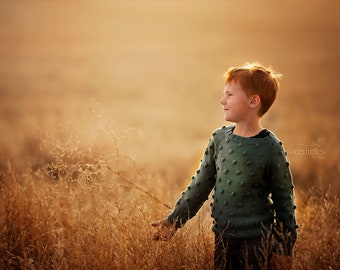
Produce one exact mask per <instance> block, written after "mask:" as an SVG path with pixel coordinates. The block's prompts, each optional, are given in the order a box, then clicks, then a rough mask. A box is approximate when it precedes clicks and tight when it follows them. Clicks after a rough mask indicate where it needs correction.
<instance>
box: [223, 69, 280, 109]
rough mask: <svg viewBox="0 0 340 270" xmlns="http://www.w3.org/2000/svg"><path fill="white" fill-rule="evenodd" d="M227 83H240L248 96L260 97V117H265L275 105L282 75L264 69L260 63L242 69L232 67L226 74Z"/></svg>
mask: <svg viewBox="0 0 340 270" xmlns="http://www.w3.org/2000/svg"><path fill="white" fill-rule="evenodd" d="M224 76H225V78H226V80H225V83H226V84H227V83H230V82H231V81H233V80H234V81H235V82H237V83H239V84H240V85H241V87H242V89H243V90H244V91H245V92H246V94H247V96H251V95H258V96H259V97H260V98H261V107H260V110H259V116H263V115H264V114H265V113H266V112H267V111H268V110H269V108H270V106H271V105H272V104H273V103H274V101H275V99H276V96H277V92H278V90H279V82H278V79H279V78H281V76H282V75H281V74H279V73H276V72H275V71H274V70H273V69H272V68H271V67H268V68H266V67H264V66H262V65H260V64H258V63H246V64H245V65H244V66H242V67H231V68H229V70H228V71H227V72H226V73H225V74H224Z"/></svg>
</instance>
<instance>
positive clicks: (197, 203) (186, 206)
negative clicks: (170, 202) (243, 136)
mask: <svg viewBox="0 0 340 270" xmlns="http://www.w3.org/2000/svg"><path fill="white" fill-rule="evenodd" d="M214 155H215V143H214V140H213V137H212V138H210V140H209V143H208V146H207V148H206V149H205V152H204V155H203V158H202V159H201V163H200V166H199V169H198V170H197V171H196V174H195V175H194V176H193V177H192V181H191V183H190V185H189V186H188V187H187V188H186V190H185V191H184V192H183V193H182V196H181V197H180V198H179V199H178V201H177V203H176V205H175V208H174V209H173V211H172V212H171V213H170V214H169V216H168V220H169V221H170V222H171V223H172V224H174V226H175V227H176V228H180V227H183V226H184V224H185V223H186V222H187V221H188V220H189V219H191V218H192V217H194V216H195V215H196V213H197V212H198V210H199V209H200V208H201V206H202V205H203V203H204V202H205V201H206V200H207V199H208V196H209V194H210V192H211V190H212V189H213V187H214V185H215V175H216V167H215V158H214Z"/></svg>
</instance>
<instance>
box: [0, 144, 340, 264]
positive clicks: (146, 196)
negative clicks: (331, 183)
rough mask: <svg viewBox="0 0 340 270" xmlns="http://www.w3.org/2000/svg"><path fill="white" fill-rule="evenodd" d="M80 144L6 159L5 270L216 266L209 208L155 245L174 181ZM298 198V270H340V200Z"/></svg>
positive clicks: (1, 188)
mask: <svg viewBox="0 0 340 270" xmlns="http://www.w3.org/2000/svg"><path fill="white" fill-rule="evenodd" d="M71 141H72V142H70V141H69V142H65V143H64V144H63V143H61V142H60V141H58V140H53V138H49V139H48V143H47V142H46V141H45V142H44V140H41V141H40V149H41V152H40V154H41V155H42V156H49V160H48V161H45V162H41V163H40V164H39V167H37V165H35V167H34V169H32V167H31V166H28V167H26V168H25V169H22V170H16V169H15V168H14V167H13V164H12V163H11V162H10V161H6V160H2V163H1V182H0V183H1V185H0V216H1V218H0V228H1V230H0V239H1V242H0V254H1V255H0V268H1V269H212V267H213V249H214V243H213V233H212V232H211V231H210V223H211V220H210V215H209V208H208V206H207V205H208V204H207V203H206V204H205V206H204V207H203V208H202V209H201V210H200V212H199V214H198V216H197V217H195V218H194V219H193V220H192V221H190V222H189V223H188V224H187V225H186V226H185V227H184V228H183V229H181V230H179V232H178V233H177V234H176V236H175V237H174V238H173V240H172V241H170V242H164V243H163V242H162V243H159V242H153V241H151V236H152V233H153V232H154V229H153V228H152V227H151V226H150V223H151V222H152V221H154V220H156V219H158V218H160V217H163V216H164V215H165V214H166V213H168V211H169V207H171V205H172V203H173V198H174V194H169V193H168V192H167V191H166V189H168V188H169V187H170V186H172V182H171V181H173V180H171V179H167V178H164V176H163V177H162V176H157V177H156V176H152V175H147V174H146V173H145V172H143V171H142V170H141V169H140V168H139V167H138V166H137V165H136V164H135V162H133V161H132V160H131V159H130V158H129V157H127V156H124V155H122V154H120V152H119V149H116V147H117V146H116V145H115V144H113V145H112V148H111V150H112V152H114V153H115V154H114V155H113V156H110V155H104V154H103V152H100V151H99V152H98V151H96V150H94V149H89V148H86V147H82V145H81V143H80V142H79V141H77V140H75V139H74V138H73V139H72V140H71ZM33 160H36V158H34V159H33ZM164 182H165V183H164ZM173 192H174V193H176V196H177V195H179V194H180V188H179V187H177V188H174V189H173ZM297 195H298V197H297V204H298V208H297V218H298V222H299V224H300V229H299V238H298V241H297V243H296V248H295V253H294V256H293V269H301V270H302V269H334V270H335V269H338V268H339V266H340V263H339V255H340V249H339V246H338V243H339V240H340V239H339V238H340V237H339V224H340V210H339V206H340V205H339V198H338V197H337V196H336V195H334V194H332V192H330V191H329V190H316V189H310V190H308V191H306V192H298V194H297ZM169 204H170V206H169Z"/></svg>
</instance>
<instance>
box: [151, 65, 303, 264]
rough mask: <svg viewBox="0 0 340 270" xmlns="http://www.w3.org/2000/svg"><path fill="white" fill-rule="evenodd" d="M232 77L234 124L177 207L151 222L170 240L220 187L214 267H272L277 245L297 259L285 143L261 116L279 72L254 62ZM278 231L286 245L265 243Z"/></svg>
mask: <svg viewBox="0 0 340 270" xmlns="http://www.w3.org/2000/svg"><path fill="white" fill-rule="evenodd" d="M225 77H226V81H225V88H224V96H223V98H222V99H221V101H220V103H221V104H222V107H223V111H224V119H225V120H226V121H231V122H234V123H235V124H233V125H230V126H227V127H222V128H220V129H217V130H216V131H215V132H214V133H213V135H212V137H211V138H210V140H209V143H208V146H207V148H206V150H205V153H204V156H203V158H202V160H201V164H200V168H199V169H198V170H197V172H196V175H195V176H193V177H192V182H191V183H190V185H189V186H188V187H187V189H186V190H185V192H183V193H182V196H181V197H180V198H179V200H178V201H177V203H176V206H175V208H174V209H173V211H172V212H171V213H170V214H169V216H168V217H167V218H165V219H162V220H160V221H156V222H154V223H152V226H154V227H159V230H158V231H157V232H156V233H155V234H154V235H153V240H169V239H170V238H171V237H172V236H173V235H174V234H175V232H176V230H177V229H178V228H180V227H182V226H184V224H185V223H186V222H187V221H188V220H189V219H190V218H192V217H193V216H195V214H196V213H197V211H198V210H199V209H200V207H201V206H202V204H203V203H204V201H205V200H207V199H208V196H209V194H210V192H211V190H212V189H214V194H213V202H212V203H211V209H212V215H211V216H212V218H213V226H212V230H213V232H214V233H215V253H214V265H215V269H232V270H235V269H270V268H269V267H270V265H269V264H268V262H269V261H270V258H271V257H272V255H273V254H274V252H275V253H276V254H280V255H275V256H273V257H275V258H277V259H276V262H277V261H279V260H284V261H286V262H288V261H290V259H289V258H290V256H291V255H292V250H293V246H294V243H295V240H296V237H297V232H296V228H297V225H296V220H295V206H294V194H293V189H294V186H293V184H292V178H291V172H290V169H289V164H288V162H287V160H286V157H285V152H284V150H283V147H282V143H281V142H280V141H279V140H278V139H277V138H276V137H275V135H274V134H273V133H271V132H270V131H268V130H267V129H263V128H262V126H261V124H260V118H261V117H262V116H263V115H264V114H265V113H266V112H267V111H268V109H269V108H270V106H271V105H272V104H273V102H274V100H275V98H276V95H277V91H278V87H279V85H278V81H277V80H278V78H279V77H280V75H279V74H275V73H274V71H273V70H271V69H270V68H265V67H263V66H261V65H259V64H254V63H251V64H246V65H244V66H242V67H233V68H230V69H229V70H228V71H227V72H226V74H225ZM278 228H281V231H280V232H279V230H278ZM271 236H275V237H271ZM280 236H281V237H280ZM274 238H275V239H276V240H277V241H275V243H280V245H276V246H277V247H278V246H279V247H280V249H279V248H277V247H276V249H275V247H274V245H272V244H269V245H268V244H267V246H266V245H265V244H264V243H268V242H269V243H273V242H274V241H272V239H274ZM268 239H271V240H270V241H268ZM282 247H284V248H282ZM266 253H267V254H266ZM281 269H283V268H281Z"/></svg>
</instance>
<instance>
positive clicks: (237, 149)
mask: <svg viewBox="0 0 340 270" xmlns="http://www.w3.org/2000/svg"><path fill="white" fill-rule="evenodd" d="M233 129H234V126H233V125H231V126H228V127H222V128H220V129H218V130H216V131H215V132H214V133H213V135H212V137H211V138H210V140H209V144H208V146H207V148H206V150H205V153H204V156H203V158H202V160H201V164H200V168H199V169H198V170H197V172H196V174H195V176H193V177H192V182H191V183H190V185H189V186H188V187H187V189H186V190H185V191H184V192H183V193H182V196H181V197H180V198H179V200H178V201H177V204H176V206H175V208H174V210H173V211H172V212H171V213H170V215H169V216H168V220H169V221H170V222H171V223H172V224H174V225H175V226H176V227H177V228H179V227H181V226H183V225H184V224H185V223H186V222H187V220H189V219H190V218H192V217H193V216H195V214H196V213H197V212H198V210H199V209H200V208H201V206H202V205H203V203H204V202H205V201H206V200H207V199H208V196H209V194H210V192H211V190H212V189H214V194H213V202H212V203H211V209H212V215H211V216H212V218H213V227H212V229H213V231H214V232H215V233H216V234H222V235H223V236H224V237H227V238H237V239H251V238H256V237H261V236H262V233H263V232H264V231H265V230H266V229H269V228H270V226H271V225H273V224H274V222H275V221H279V222H282V224H283V225H284V228H285V229H286V230H288V231H289V232H291V234H292V238H293V241H294V239H296V236H297V232H296V228H297V225H296V220H295V210H294V209H295V206H294V194H293V189H294V186H293V184H292V177H291V173H290V169H289V164H288V162H287V160H286V154H285V152H284V149H283V147H282V143H281V142H280V141H279V140H278V139H277V138H276V137H275V135H274V134H272V133H269V135H268V136H266V137H264V138H245V137H240V136H237V135H235V134H233Z"/></svg>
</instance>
